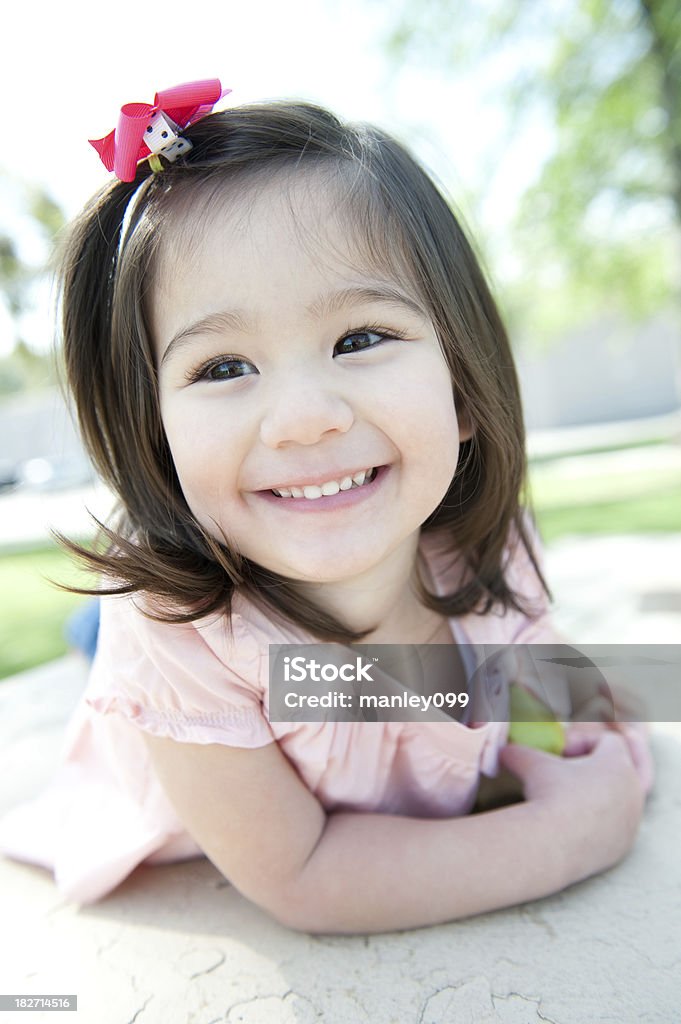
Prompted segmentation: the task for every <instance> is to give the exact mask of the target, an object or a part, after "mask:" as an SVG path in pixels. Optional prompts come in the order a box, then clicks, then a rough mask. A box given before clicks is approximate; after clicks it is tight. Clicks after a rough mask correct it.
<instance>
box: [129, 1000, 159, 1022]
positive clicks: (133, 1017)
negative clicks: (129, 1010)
mask: <svg viewBox="0 0 681 1024" xmlns="http://www.w3.org/2000/svg"><path fill="white" fill-rule="evenodd" d="M153 998H154V997H153V996H148V997H147V999H146V1000H145V1002H144V1005H143V1006H140V1008H139V1010H135V1014H134V1016H132V1017H131V1018H130V1020H129V1021H128V1024H135V1021H136V1020H137V1018H138V1017H139V1015H140V1013H143V1012H144V1011H145V1010H146V1008H147V1006H148V1005H149V1003H150V1002H151V1000H152V999H153Z"/></svg>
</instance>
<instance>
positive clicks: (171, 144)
mask: <svg viewBox="0 0 681 1024" xmlns="http://www.w3.org/2000/svg"><path fill="white" fill-rule="evenodd" d="M229 92H231V89H223V88H222V86H221V84H220V81H219V79H217V78H207V79H203V80H202V81H199V82H187V83H185V84H184V85H175V86H173V87H172V88H171V89H164V90H163V91H162V92H157V93H156V95H155V97H154V102H153V103H126V104H125V105H124V106H122V107H121V113H120V116H119V118H118V125H117V126H116V128H115V129H114V131H112V132H109V134H108V135H105V136H104V138H103V139H90V144H91V145H92V146H94V148H95V149H96V150H97V152H98V153H99V155H100V157H101V160H102V163H103V164H104V166H105V167H106V169H107V170H108V171H113V172H114V174H115V175H116V177H117V178H120V180H121V181H134V178H135V174H136V172H137V165H138V164H139V163H140V162H141V161H142V160H148V161H149V164H150V166H151V169H152V170H153V171H160V170H162V167H163V165H162V163H161V160H160V157H161V156H163V157H164V158H165V159H166V160H169V161H170V162H171V163H172V162H173V161H174V160H175V159H177V157H178V156H183V155H185V154H186V153H188V152H189V150H190V149H191V148H192V145H191V142H189V140H188V139H185V138H183V137H182V136H181V134H180V133H181V132H182V130H183V129H184V128H187V127H188V126H189V125H190V124H194V122H196V121H200V120H201V118H202V117H205V116H206V114H210V113H211V111H212V110H213V107H214V106H215V104H216V103H217V102H218V101H219V100H221V99H222V98H223V96H226V95H227V93H229Z"/></svg>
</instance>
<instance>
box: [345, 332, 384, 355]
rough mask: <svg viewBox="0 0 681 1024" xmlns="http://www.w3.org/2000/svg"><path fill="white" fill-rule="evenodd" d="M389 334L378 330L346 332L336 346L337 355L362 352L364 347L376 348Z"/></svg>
mask: <svg viewBox="0 0 681 1024" xmlns="http://www.w3.org/2000/svg"><path fill="white" fill-rule="evenodd" d="M388 337H389V335H387V334H379V333H378V331H355V332H354V333H353V334H346V336H345V337H344V338H341V340H340V341H339V342H337V343H336V345H335V347H334V354H336V355H341V356H343V355H350V354H351V353H353V352H361V351H363V349H367V348H376V346H377V345H380V344H381V342H382V341H385V340H386V339H387V338H388Z"/></svg>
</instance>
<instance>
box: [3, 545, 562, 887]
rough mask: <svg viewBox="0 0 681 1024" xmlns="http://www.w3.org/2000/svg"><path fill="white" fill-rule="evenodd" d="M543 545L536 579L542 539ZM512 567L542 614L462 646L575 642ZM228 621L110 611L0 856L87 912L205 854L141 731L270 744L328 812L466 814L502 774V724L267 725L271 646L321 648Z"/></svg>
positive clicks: (106, 603) (433, 559)
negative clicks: (170, 865) (141, 873)
mask: <svg viewBox="0 0 681 1024" xmlns="http://www.w3.org/2000/svg"><path fill="white" fill-rule="evenodd" d="M532 532H533V531H532ZM533 543H534V549H535V554H536V556H537V557H538V559H539V563H540V565H541V551H540V547H539V542H538V538H537V537H536V535H534V541H533ZM421 551H422V552H423V555H424V556H425V558H426V560H427V562H428V566H429V569H430V572H431V575H432V577H433V580H434V581H435V584H436V587H437V589H438V592H440V593H444V592H445V591H446V590H448V589H453V588H455V587H457V586H460V583H461V568H460V564H459V563H458V561H456V560H452V558H451V556H449V557H447V556H446V555H444V554H443V552H442V550H441V549H438V543H437V539H436V538H434V537H433V536H432V535H430V536H423V537H422V538H421ZM507 553H508V566H507V579H508V582H509V585H510V586H511V587H512V588H513V589H514V590H516V591H517V592H518V593H520V594H522V595H523V597H524V598H526V599H529V600H530V602H531V604H532V606H533V607H534V608H535V609H536V615H535V616H533V617H532V618H528V617H526V616H524V615H522V614H521V613H519V612H517V611H515V610H513V609H511V610H509V611H507V612H506V613H505V614H504V615H502V614H500V610H499V609H498V608H495V609H493V610H492V612H490V613H489V614H487V615H485V616H481V615H476V614H475V613H471V614H468V615H465V616H462V617H460V618H458V619H456V618H452V619H450V620H449V624H450V627H451V630H452V634H453V637H454V639H455V641H456V642H457V643H458V644H460V645H461V644H463V645H465V644H512V643H523V644H525V643H563V642H566V641H564V639H563V638H562V637H561V636H560V634H558V633H557V631H556V630H555V628H554V627H553V625H552V622H551V619H550V615H549V610H548V602H547V599H546V596H545V594H544V592H543V590H542V588H541V585H540V583H539V580H538V578H537V575H536V573H535V572H534V569H533V568H532V563H531V562H530V560H529V558H528V556H527V554H526V552H525V549H524V547H523V546H522V545H521V544H509V546H508V547H507ZM137 600H138V601H139V599H137ZM233 608H234V612H233V617H232V623H233V633H232V635H230V633H229V631H228V629H227V627H226V625H225V623H224V620H223V619H222V618H221V617H218V616H215V615H213V616H210V617H207V618H204V619H201V620H199V621H196V622H193V623H190V624H188V625H179V626H178V625H169V624H162V623H158V622H154V621H152V620H150V619H148V618H146V617H145V616H144V615H142V614H141V612H140V611H139V610H138V608H137V607H136V603H135V598H128V597H122V598H107V599H104V600H103V601H102V617H101V631H100V639H99V645H98V652H97V656H96V658H95V661H94V664H93V667H92V672H91V675H90V679H89V682H88V685H87V687H86V690H85V692H84V694H83V696H82V698H81V701H80V703H79V705H78V707H77V709H76V711H75V713H74V715H73V717H72V719H71V722H70V724H69V726H68V730H67V734H66V743H65V750H64V756H63V763H62V765H61V767H60V769H59V771H58V773H57V775H56V777H55V778H54V780H53V782H52V783H51V785H50V786H49V788H48V789H47V790H46V791H45V792H44V793H43V794H42V795H41V796H40V797H38V798H37V799H36V800H34V801H32V802H31V803H29V804H24V805H22V806H20V807H18V808H15V809H14V810H12V811H11V812H10V813H9V814H8V815H7V816H6V817H5V818H4V819H3V821H2V822H1V823H0V850H2V851H3V852H4V853H5V854H7V855H8V856H11V857H15V858H17V859H20V860H25V861H29V862H31V863H35V864H40V865H42V866H45V867H48V868H50V869H52V870H53V871H54V876H55V880H56V883H57V886H58V887H59V890H60V891H61V893H62V894H63V895H64V896H65V897H66V898H67V899H70V900H74V901H76V902H78V903H91V902H93V901H95V900H98V899H100V898H101V897H103V896H105V895H106V894H107V893H109V892H110V891H111V890H112V889H114V888H115V887H116V886H117V885H118V884H119V883H120V882H122V881H123V879H125V878H126V876H127V875H129V874H130V872H131V871H132V870H133V869H134V868H135V867H136V866H137V865H138V864H140V863H142V862H143V861H145V862H147V863H162V862H169V861H174V860H183V859H187V858H190V857H195V856H199V855H200V854H201V850H200V849H199V847H198V846H197V845H196V843H195V842H194V840H193V839H192V838H191V837H190V836H189V835H188V833H187V832H186V831H185V829H184V828H183V825H182V822H181V821H180V820H179V819H178V817H177V815H176V814H175V812H174V810H173V808H172V806H171V804H170V802H169V801H168V799H167V797H166V795H165V793H164V791H163V789H162V787H161V785H160V783H159V781H158V779H157V778H156V776H155V773H154V770H153V767H152V765H151V762H150V759H149V757H148V754H147V751H146V746H145V744H144V740H143V732H149V733H152V734H154V735H156V736H166V737H171V738H173V739H175V740H178V741H180V742H183V741H184V742H190V743H224V744H227V745H232V746H238V747H249V748H250V747H261V746H264V745H265V744H268V743H271V742H273V741H275V742H277V743H279V745H280V748H281V749H282V751H283V752H284V754H285V755H286V756H287V757H288V758H289V760H290V761H291V762H292V763H293V765H294V766H295V768H296V769H297V771H298V773H299V775H300V776H301V778H302V779H303V781H304V782H305V784H306V785H307V786H308V787H309V789H310V790H311V791H312V792H313V793H314V794H315V796H316V797H317V798H318V799H319V801H320V802H321V803H322V805H323V806H324V808H325V809H326V810H327V811H333V810H335V809H343V810H355V811H378V812H381V811H382V812H386V813H391V814H403V815H411V816H417V817H444V816H456V815H462V814H466V813H467V812H468V811H470V809H471V807H472V805H473V803H474V801H475V796H476V792H477V787H478V781H479V776H480V773H483V774H485V775H490V776H493V775H496V773H497V771H498V762H497V757H498V752H499V749H500V747H501V746H503V744H504V743H505V742H506V736H507V730H508V725H507V724H506V723H504V722H488V723H486V724H484V725H480V726H478V727H469V726H466V725H462V724H460V723H459V722H456V721H454V720H451V719H448V720H446V721H443V722H406V721H400V722H395V721H392V722H364V721H363V722H347V721H346V722H312V723H305V722H284V723H276V722H273V723H270V722H269V721H268V716H267V710H268V645H269V644H271V643H298V642H306V641H307V642H309V641H310V638H309V636H306V635H305V634H304V633H303V632H302V631H300V630H296V629H295V628H293V627H290V628H289V627H287V628H286V630H284V629H282V628H280V627H279V626H277V625H276V624H275V623H274V622H273V621H271V619H270V618H268V617H266V616H265V615H264V614H263V613H262V612H260V611H259V610H258V609H257V608H255V607H254V606H253V605H252V604H251V603H250V602H247V601H245V600H244V599H243V598H241V597H237V598H236V599H235V601H234V605H233ZM461 650H462V651H463V648H462V649H461Z"/></svg>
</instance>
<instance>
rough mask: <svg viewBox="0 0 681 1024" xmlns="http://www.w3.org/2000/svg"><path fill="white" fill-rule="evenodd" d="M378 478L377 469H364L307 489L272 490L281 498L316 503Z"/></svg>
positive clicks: (311, 485) (286, 488)
mask: <svg viewBox="0 0 681 1024" xmlns="http://www.w3.org/2000/svg"><path fill="white" fill-rule="evenodd" d="M375 476H376V470H375V469H364V470H362V471H361V472H360V473H354V474H353V476H344V477H343V479H342V480H326V481H325V482H324V483H322V484H307V485H306V486H305V487H281V488H279V490H275V489H274V488H273V489H272V493H273V494H276V495H277V496H278V497H280V498H307V499H308V500H309V501H314V500H315V499H317V498H321V497H327V496H328V497H330V496H332V495H334V494H338V492H339V491H349V490H350V488H351V487H362V485H363V484H365V483H370V482H371V481H372V480H373V479H374V477H375Z"/></svg>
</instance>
